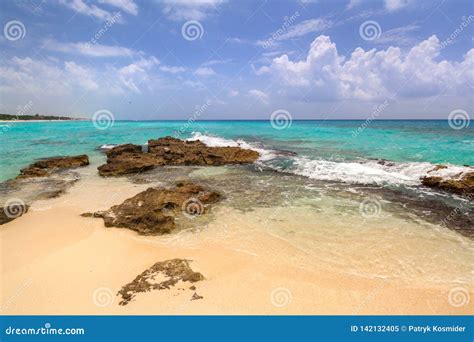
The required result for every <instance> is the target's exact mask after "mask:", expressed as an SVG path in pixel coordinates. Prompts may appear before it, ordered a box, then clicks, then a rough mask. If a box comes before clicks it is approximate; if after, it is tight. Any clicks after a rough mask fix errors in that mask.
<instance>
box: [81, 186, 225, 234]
mask: <svg viewBox="0 0 474 342" xmlns="http://www.w3.org/2000/svg"><path fill="white" fill-rule="evenodd" d="M220 199H221V195H220V194H219V193H217V192H214V191H210V190H205V189H204V188H203V187H202V186H200V185H196V184H193V183H191V182H178V183H176V187H174V188H172V189H165V188H149V189H147V190H145V191H143V192H140V193H139V194H137V195H135V196H133V197H132V198H129V199H127V200H125V201H124V202H123V203H122V204H119V205H114V206H113V207H111V208H110V209H109V210H106V211H97V212H95V213H85V214H82V216H85V217H100V218H103V219H104V224H105V226H106V227H121V228H129V229H132V230H135V231H137V232H138V233H139V234H143V235H162V234H168V233H170V232H171V231H172V230H173V229H174V228H175V217H176V216H186V217H191V218H192V217H194V216H199V215H203V214H205V213H206V212H207V211H208V206H209V205H210V204H212V203H216V202H218V201H219V200H220Z"/></svg>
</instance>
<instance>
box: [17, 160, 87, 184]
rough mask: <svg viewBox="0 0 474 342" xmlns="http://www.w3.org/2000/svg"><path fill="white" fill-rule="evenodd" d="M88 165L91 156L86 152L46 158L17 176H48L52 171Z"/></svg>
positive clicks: (21, 171)
mask: <svg viewBox="0 0 474 342" xmlns="http://www.w3.org/2000/svg"><path fill="white" fill-rule="evenodd" d="M86 165H89V157H88V156H87V155H85V154H81V155H78V156H70V157H53V158H46V159H42V160H38V161H37V162H34V163H33V164H31V165H30V166H28V167H26V168H24V169H22V170H20V175H18V177H17V178H28V177H46V176H49V175H50V174H51V172H52V171H58V170H63V169H73V168H77V167H80V166H86Z"/></svg>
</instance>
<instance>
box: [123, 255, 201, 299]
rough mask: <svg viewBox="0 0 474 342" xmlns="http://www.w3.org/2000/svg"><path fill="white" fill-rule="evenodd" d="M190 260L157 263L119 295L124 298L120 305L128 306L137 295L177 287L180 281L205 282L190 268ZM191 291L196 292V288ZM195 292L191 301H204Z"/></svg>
mask: <svg viewBox="0 0 474 342" xmlns="http://www.w3.org/2000/svg"><path fill="white" fill-rule="evenodd" d="M189 263H190V260H185V259H171V260H166V261H161V262H157V263H156V264H154V265H153V266H151V267H150V268H149V269H147V270H146V271H144V272H142V273H141V274H139V275H138V276H137V277H136V278H135V279H134V280H133V281H132V282H130V283H128V284H126V285H125V286H123V287H122V289H121V290H120V291H119V292H118V293H117V295H118V296H121V297H122V300H121V301H120V303H119V305H127V304H128V303H129V302H130V301H131V300H132V299H133V298H134V297H135V296H136V294H137V293H141V292H150V291H152V290H165V289H170V288H171V287H173V286H175V285H176V284H177V283H178V282H179V281H182V282H190V283H196V282H198V281H201V280H204V276H203V275H202V274H201V273H199V272H194V271H193V270H192V269H191V267H190V266H189ZM190 289H192V290H193V291H194V290H196V287H195V286H191V287H190ZM202 298H203V297H202V296H199V295H198V294H197V293H196V292H194V294H193V296H192V297H191V299H190V300H196V299H202Z"/></svg>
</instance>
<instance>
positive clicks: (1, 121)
mask: <svg viewBox="0 0 474 342" xmlns="http://www.w3.org/2000/svg"><path fill="white" fill-rule="evenodd" d="M56 121H60V122H66V121H70V122H76V121H90V120H89V119H58V120H15V119H12V120H0V123H8V122H56Z"/></svg>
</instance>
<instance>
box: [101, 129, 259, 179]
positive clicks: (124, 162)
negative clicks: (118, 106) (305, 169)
mask: <svg viewBox="0 0 474 342" xmlns="http://www.w3.org/2000/svg"><path fill="white" fill-rule="evenodd" d="M258 158H259V153H258V152H256V151H253V150H248V149H243V148H240V147H230V146H229V147H209V146H207V145H206V144H204V143H203V142H201V141H199V140H196V141H184V140H180V139H176V138H172V137H165V138H160V139H157V140H149V141H148V152H143V151H142V148H141V146H138V145H133V144H126V145H120V146H117V147H114V148H112V149H111V150H109V151H108V152H107V164H104V165H101V166H99V174H100V175H101V176H120V175H125V174H130V173H139V172H143V171H146V170H150V169H152V168H155V167H158V166H163V165H212V166H219V165H227V164H246V163H253V162H254V161H255V160H257V159H258Z"/></svg>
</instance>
